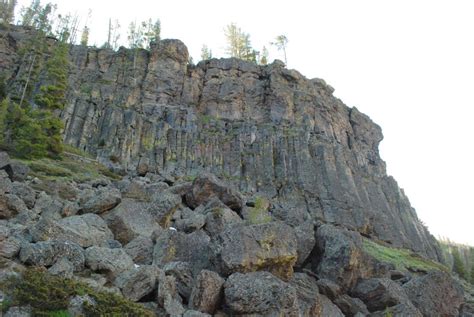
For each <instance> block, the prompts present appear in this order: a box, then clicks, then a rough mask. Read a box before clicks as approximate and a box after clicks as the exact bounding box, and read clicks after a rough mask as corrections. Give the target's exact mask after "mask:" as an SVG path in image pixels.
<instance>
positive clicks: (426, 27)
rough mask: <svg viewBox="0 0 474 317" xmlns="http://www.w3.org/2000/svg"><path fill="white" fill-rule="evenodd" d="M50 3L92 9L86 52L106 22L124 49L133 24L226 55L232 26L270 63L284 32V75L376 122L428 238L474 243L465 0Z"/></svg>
mask: <svg viewBox="0 0 474 317" xmlns="http://www.w3.org/2000/svg"><path fill="white" fill-rule="evenodd" d="M43 2H44V0H43ZM52 2H56V3H58V6H59V8H60V10H61V11H71V12H77V13H79V14H81V15H83V16H84V17H85V16H86V15H87V10H88V9H89V8H90V9H92V19H90V20H89V26H90V28H91V39H90V44H94V43H95V44H97V45H101V44H103V42H104V41H105V39H106V35H107V25H108V18H109V17H110V18H113V19H118V20H119V21H120V23H121V25H122V29H123V32H124V33H123V35H122V40H123V41H124V43H125V41H126V34H125V32H126V28H127V26H128V24H129V23H130V22H131V21H142V20H145V19H148V18H152V19H156V18H159V19H160V20H161V22H162V38H178V39H181V40H182V41H183V42H184V43H185V44H186V45H187V46H188V48H189V51H190V53H191V55H192V56H193V58H194V61H199V56H200V50H201V47H202V45H203V44H206V45H207V46H209V47H210V48H211V49H212V52H213V55H214V57H224V53H223V51H224V46H225V39H224V35H223V28H224V27H225V26H226V25H227V24H229V23H230V22H235V23H237V24H238V25H239V26H240V27H241V28H242V29H243V31H245V32H248V33H250V35H251V41H252V44H253V46H254V47H255V48H256V49H257V50H260V49H261V48H262V47H263V46H264V45H266V46H267V48H269V49H270V60H273V59H274V58H279V59H283V56H281V54H280V53H279V52H278V51H276V50H274V49H271V47H270V46H269V44H268V43H269V42H270V41H272V40H273V39H274V38H275V37H276V36H277V35H279V34H285V35H286V36H287V37H288V39H289V43H288V50H287V55H288V67H289V68H294V69H297V70H298V71H300V72H301V73H302V74H303V75H305V76H307V77H309V78H313V77H318V78H323V79H325V80H326V81H327V82H328V83H329V84H330V85H332V86H333V87H334V88H335V89H336V91H335V93H334V94H335V95H336V96H337V97H339V98H340V99H342V100H343V101H344V102H345V103H346V104H347V105H348V106H350V107H353V106H355V107H357V108H358V109H359V110H361V111H362V112H364V113H366V114H368V115H369V116H370V117H371V118H372V119H373V120H374V121H375V122H376V123H378V124H379V125H381V126H382V129H383V133H384V136H385V139H384V141H382V144H381V155H382V158H383V159H384V160H385V161H386V162H387V168H388V173H389V174H390V175H393V176H394V177H395V178H396V179H397V181H398V183H399V185H400V187H402V188H404V189H405V193H406V194H407V195H408V197H409V198H410V201H411V203H412V205H413V206H414V207H415V208H416V210H417V212H418V216H419V218H420V219H421V220H422V221H423V222H424V223H426V224H427V225H428V227H429V229H430V230H431V232H432V233H433V234H434V235H435V236H440V235H441V236H445V237H449V238H450V239H451V240H454V241H457V242H460V243H469V244H471V245H474V233H473V232H474V231H473V226H474V207H473V206H474V203H473V201H472V199H471V198H472V197H474V186H473V182H474V150H473V145H474V142H473V139H474V132H473V126H474V125H473V124H472V121H473V115H474V110H473V108H474V97H473V92H474V77H473V76H474V43H473V40H474V34H473V33H474V18H473V16H474V2H473V1H472V0H465V1H463V0H446V1H436V0H426V1H424V0H416V1H413V0H411V1H408V0H397V1H395V0H393V1H385V0H358V1H354V0H345V1H342V0H331V1H329V0H327V1H316V0H312V1H299V0H291V1H288V0H286V1H276V0H273V1H261V0H260V1H255V0H252V1H248V0H241V1H223V0H220V1H209V0H199V1H192V0H190V1H179V0H173V1H170V0H166V1H165V0H154V1H145V0H134V1H121V0H120V1H119V0H114V1H105V0H101V1H98V0H81V1H59V0H58V1H52ZM19 3H20V4H19V5H20V6H21V5H24V4H25V3H29V1H24V0H20V1H19ZM83 21H84V20H83Z"/></svg>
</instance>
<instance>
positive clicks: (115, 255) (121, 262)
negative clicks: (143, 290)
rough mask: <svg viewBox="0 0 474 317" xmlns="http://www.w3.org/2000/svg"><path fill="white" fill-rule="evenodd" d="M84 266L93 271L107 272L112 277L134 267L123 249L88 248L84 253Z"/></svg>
mask: <svg viewBox="0 0 474 317" xmlns="http://www.w3.org/2000/svg"><path fill="white" fill-rule="evenodd" d="M85 257H86V265H87V266H88V267H89V268H91V269H92V270H94V271H107V272H110V273H112V274H113V275H117V274H120V273H121V272H123V271H126V270H129V269H132V268H133V267H134V264H133V261H132V259H131V258H130V256H129V255H128V254H127V253H125V251H124V250H123V249H109V248H103V247H95V246H94V247H90V248H87V249H86V251H85Z"/></svg>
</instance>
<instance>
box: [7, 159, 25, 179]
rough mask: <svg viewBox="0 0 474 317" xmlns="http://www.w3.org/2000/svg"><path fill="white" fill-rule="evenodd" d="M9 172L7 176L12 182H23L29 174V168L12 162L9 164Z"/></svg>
mask: <svg viewBox="0 0 474 317" xmlns="http://www.w3.org/2000/svg"><path fill="white" fill-rule="evenodd" d="M10 171H11V172H10V173H9V175H10V179H11V180H12V181H16V182H24V181H25V180H26V177H27V176H28V173H29V172H30V168H29V167H28V165H25V164H23V163H21V162H18V161H13V162H11V163H10Z"/></svg>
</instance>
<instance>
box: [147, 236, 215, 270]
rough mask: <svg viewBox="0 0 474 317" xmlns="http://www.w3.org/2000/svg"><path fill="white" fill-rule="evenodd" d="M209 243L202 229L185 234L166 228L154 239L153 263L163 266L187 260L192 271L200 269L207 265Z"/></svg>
mask: <svg viewBox="0 0 474 317" xmlns="http://www.w3.org/2000/svg"><path fill="white" fill-rule="evenodd" d="M209 243H210V238H209V236H208V235H207V234H206V233H204V232H203V231H195V232H193V233H190V234H185V233H182V232H177V231H174V230H170V229H167V230H165V231H164V232H163V233H162V234H161V235H159V236H158V238H157V239H156V243H155V248H154V251H153V264H155V265H158V266H159V267H163V266H164V265H166V264H167V263H169V262H175V261H182V262H189V263H191V264H192V269H193V271H200V269H202V268H206V267H207V266H208V265H209V263H208V262H209V259H210V253H209V252H210V251H209Z"/></svg>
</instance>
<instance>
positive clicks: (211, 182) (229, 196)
mask: <svg viewBox="0 0 474 317" xmlns="http://www.w3.org/2000/svg"><path fill="white" fill-rule="evenodd" d="M214 198H218V199H219V200H220V201H222V202H223V203H224V204H225V205H227V206H228V207H229V208H231V209H232V210H235V211H240V210H241V209H242V207H243V198H242V195H241V194H240V193H239V192H237V191H236V190H234V189H233V188H231V187H230V186H229V185H227V184H225V183H224V182H223V181H221V180H219V179H218V178H217V177H216V176H214V175H212V174H209V173H202V174H200V175H199V176H198V177H197V178H196V179H195V180H194V181H193V185H192V187H191V190H190V191H188V192H187V193H186V196H185V199H186V203H187V204H188V205H189V206H190V207H191V208H196V207H197V206H199V205H202V204H206V203H207V202H209V201H210V200H212V199H214Z"/></svg>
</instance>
